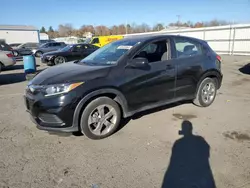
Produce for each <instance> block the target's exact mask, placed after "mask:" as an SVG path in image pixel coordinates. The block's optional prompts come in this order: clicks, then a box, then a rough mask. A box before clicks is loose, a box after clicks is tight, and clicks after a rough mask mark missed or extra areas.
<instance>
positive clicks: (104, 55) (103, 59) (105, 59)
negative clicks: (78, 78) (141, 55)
mask: <svg viewBox="0 0 250 188" xmlns="http://www.w3.org/2000/svg"><path fill="white" fill-rule="evenodd" d="M138 43H139V41H136V40H120V41H115V42H112V43H109V44H107V45H105V46H103V47H102V48H99V49H98V50H96V51H95V52H93V53H92V54H90V55H89V56H87V57H86V58H84V59H83V60H81V61H80V63H85V64H91V65H113V64H116V63H117V61H118V59H119V58H120V57H121V56H123V55H124V54H125V53H127V52H128V51H129V50H130V49H131V48H132V47H133V46H135V45H136V44H138Z"/></svg>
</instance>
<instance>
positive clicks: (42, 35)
mask: <svg viewBox="0 0 250 188" xmlns="http://www.w3.org/2000/svg"><path fill="white" fill-rule="evenodd" d="M40 40H49V35H48V34H47V33H40Z"/></svg>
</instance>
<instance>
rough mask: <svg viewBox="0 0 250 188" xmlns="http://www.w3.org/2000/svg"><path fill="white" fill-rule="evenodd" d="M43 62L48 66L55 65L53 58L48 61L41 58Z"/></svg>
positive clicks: (45, 58)
mask: <svg viewBox="0 0 250 188" xmlns="http://www.w3.org/2000/svg"><path fill="white" fill-rule="evenodd" d="M41 62H42V63H44V64H47V65H49V66H51V65H54V62H53V58H51V59H48V58H47V57H44V56H42V57H41Z"/></svg>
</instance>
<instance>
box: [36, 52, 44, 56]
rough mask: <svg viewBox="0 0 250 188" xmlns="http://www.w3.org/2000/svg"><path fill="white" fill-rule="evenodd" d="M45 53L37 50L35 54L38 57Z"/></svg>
mask: <svg viewBox="0 0 250 188" xmlns="http://www.w3.org/2000/svg"><path fill="white" fill-rule="evenodd" d="M42 55H43V52H41V51H37V52H36V53H35V56H36V57H41V56H42Z"/></svg>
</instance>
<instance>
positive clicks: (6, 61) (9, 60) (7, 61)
mask: <svg viewBox="0 0 250 188" xmlns="http://www.w3.org/2000/svg"><path fill="white" fill-rule="evenodd" d="M15 64H16V59H15V58H14V55H13V53H12V51H11V47H9V45H7V44H6V43H4V42H0V71H2V70H3V68H5V67H9V66H13V65H15Z"/></svg>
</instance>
